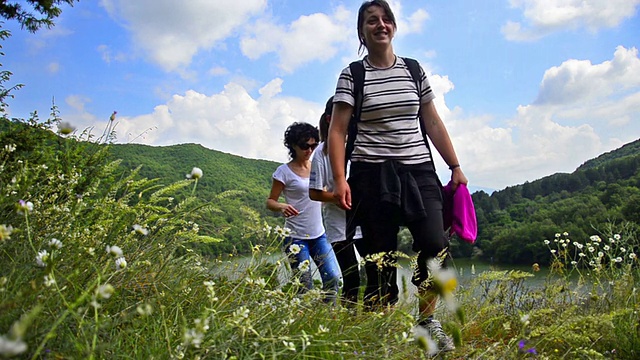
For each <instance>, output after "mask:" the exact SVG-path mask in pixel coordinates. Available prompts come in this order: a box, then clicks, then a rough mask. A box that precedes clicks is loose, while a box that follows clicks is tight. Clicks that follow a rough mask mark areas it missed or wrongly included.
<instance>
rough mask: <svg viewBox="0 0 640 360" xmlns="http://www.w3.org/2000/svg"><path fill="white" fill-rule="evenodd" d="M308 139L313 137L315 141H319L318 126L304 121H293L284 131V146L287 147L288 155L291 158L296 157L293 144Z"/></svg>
mask: <svg viewBox="0 0 640 360" xmlns="http://www.w3.org/2000/svg"><path fill="white" fill-rule="evenodd" d="M309 139H315V140H316V142H319V141H320V135H319V134H318V128H316V127H315V126H313V125H311V124H308V123H305V122H294V123H293V124H291V125H289V127H288V128H287V130H286V131H285V132H284V146H285V147H286V148H287V149H289V157H290V158H291V160H293V159H295V158H296V150H295V149H294V148H293V146H294V145H298V144H300V143H303V142H307V141H309Z"/></svg>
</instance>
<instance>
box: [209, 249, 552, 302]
mask: <svg viewBox="0 0 640 360" xmlns="http://www.w3.org/2000/svg"><path fill="white" fill-rule="evenodd" d="M264 260H267V261H268V262H270V263H275V262H277V261H281V263H282V264H284V262H286V258H285V257H284V254H271V255H265V259H264ZM264 260H261V259H253V258H251V257H239V258H235V259H232V260H230V261H227V262H223V263H220V264H218V265H216V266H215V270H214V272H216V273H224V274H225V276H228V277H231V278H234V277H239V276H243V274H244V273H245V270H246V269H247V268H250V267H252V266H254V265H255V264H256V263H259V262H260V261H264ZM451 266H452V267H454V268H455V269H456V272H457V274H458V282H459V284H460V286H465V285H467V284H468V283H469V282H470V281H471V280H473V278H474V277H477V276H479V275H480V274H482V273H483V272H486V271H504V270H520V271H523V272H528V273H530V274H533V276H532V277H530V278H527V279H526V280H525V284H526V285H527V286H528V287H538V286H542V285H543V284H544V282H545V281H546V279H547V276H548V274H549V270H548V269H547V268H544V267H541V268H540V271H538V272H533V270H532V267H531V266H518V265H500V264H490V263H487V262H483V261H479V260H473V259H453V261H452V263H451ZM311 271H312V272H313V276H314V279H317V280H320V275H319V273H318V270H317V268H316V267H315V265H314V264H312V266H311ZM289 276H290V273H289V270H288V269H287V267H286V266H285V265H282V266H280V268H279V271H278V278H279V280H280V282H281V283H285V282H287V281H288V279H289ZM411 276H412V269H411V267H410V265H409V262H408V261H407V260H405V259H402V260H401V261H400V267H399V268H398V287H399V288H400V291H401V293H403V294H402V296H401V301H403V302H413V301H414V300H415V294H416V287H415V286H414V285H413V284H412V283H411ZM403 289H406V291H404V292H403Z"/></svg>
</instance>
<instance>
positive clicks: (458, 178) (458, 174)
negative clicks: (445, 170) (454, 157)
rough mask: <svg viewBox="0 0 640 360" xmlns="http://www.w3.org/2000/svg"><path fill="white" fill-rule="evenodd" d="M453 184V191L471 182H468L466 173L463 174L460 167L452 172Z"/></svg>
mask: <svg viewBox="0 0 640 360" xmlns="http://www.w3.org/2000/svg"><path fill="white" fill-rule="evenodd" d="M451 183H452V184H453V191H455V190H456V189H457V188H458V185H460V184H465V185H467V184H468V183H469V180H467V177H466V176H464V173H463V172H462V169H460V167H457V168H455V169H453V170H452V171H451Z"/></svg>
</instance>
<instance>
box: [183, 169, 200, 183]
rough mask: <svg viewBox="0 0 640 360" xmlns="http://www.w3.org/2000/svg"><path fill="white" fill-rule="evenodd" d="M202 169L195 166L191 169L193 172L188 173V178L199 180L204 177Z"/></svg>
mask: <svg viewBox="0 0 640 360" xmlns="http://www.w3.org/2000/svg"><path fill="white" fill-rule="evenodd" d="M202 175H203V174H202V169H200V168H198V167H194V168H193V169H191V174H187V175H186V177H187V179H195V180H198V179H200V178H201V177H202Z"/></svg>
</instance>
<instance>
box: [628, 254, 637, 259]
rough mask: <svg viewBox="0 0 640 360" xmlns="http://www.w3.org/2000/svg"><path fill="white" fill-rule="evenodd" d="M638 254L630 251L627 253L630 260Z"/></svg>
mask: <svg viewBox="0 0 640 360" xmlns="http://www.w3.org/2000/svg"><path fill="white" fill-rule="evenodd" d="M637 257H638V256H637V255H636V253H630V254H629V259H631V260H635V259H636V258H637Z"/></svg>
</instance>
